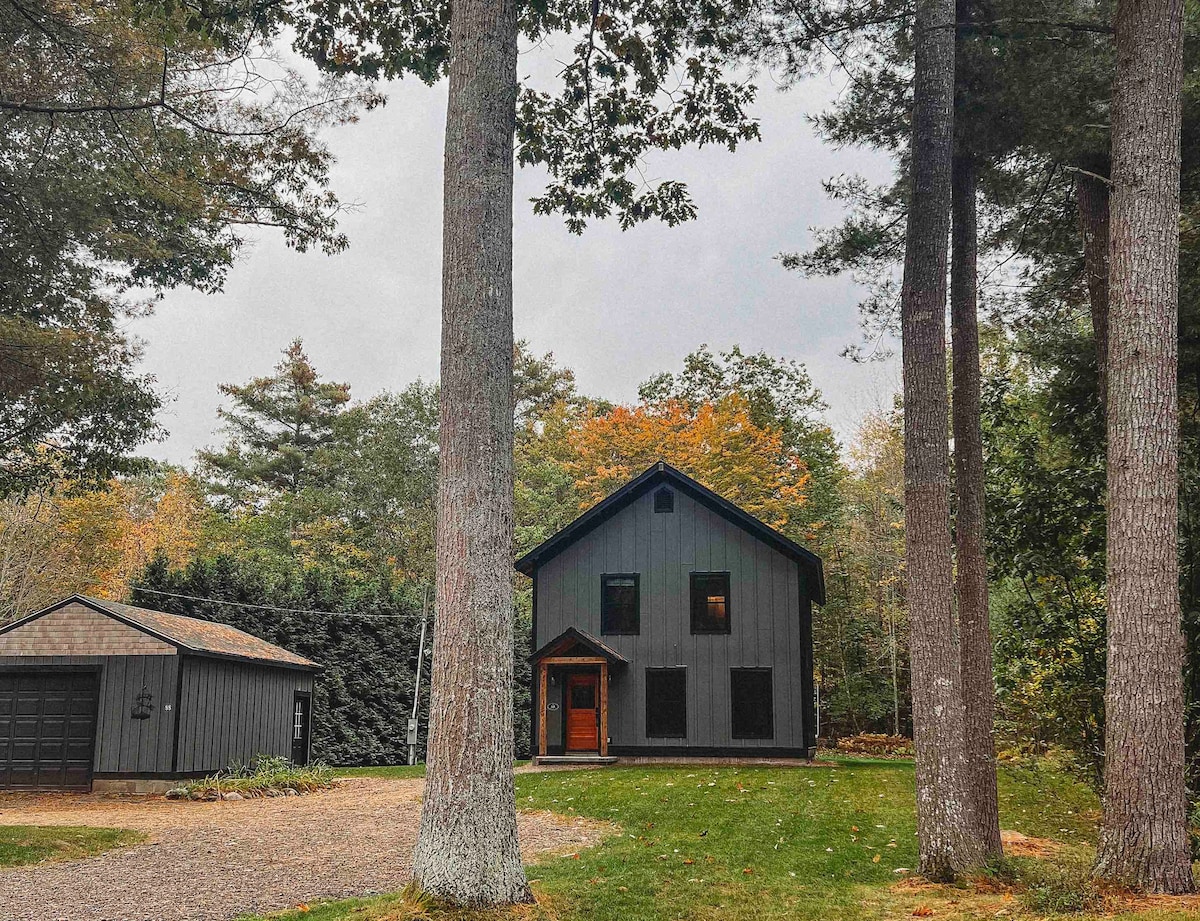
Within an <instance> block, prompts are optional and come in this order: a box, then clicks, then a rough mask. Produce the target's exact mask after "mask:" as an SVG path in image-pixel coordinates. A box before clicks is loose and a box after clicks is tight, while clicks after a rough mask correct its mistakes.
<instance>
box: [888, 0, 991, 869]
mask: <svg viewBox="0 0 1200 921" xmlns="http://www.w3.org/2000/svg"><path fill="white" fill-rule="evenodd" d="M954 21H955V20H954V0H917V5H916V25H915V30H914V41H915V51H916V65H915V72H914V84H913V137H912V174H913V189H912V200H911V203H910V205H909V209H908V228H907V238H906V243H905V252H904V282H903V285H902V288H901V293H900V315H901V329H902V342H903V353H904V355H903V358H904V360H903V365H904V508H905V512H904V521H905V556H906V566H907V571H908V609H909V611H910V624H911V639H910V655H911V659H912V700H913V735H914V745H915V751H916V780H917V834H918V844H919V847H920V854H921V872H922V873H923V874H925V875H926V876H928V877H930V878H933V879H948V878H952V877H953V876H954V875H955V874H956V872H957V871H958V870H960V869H963V868H965V867H967V866H970V865H972V864H974V863H976V862H977V861H978V859H979V856H980V854H981V850H980V847H979V842H978V841H976V840H974V839H973V838H972V836H971V829H972V827H973V823H972V821H971V819H970V815H969V812H970V802H969V799H968V796H967V789H966V758H965V752H964V733H965V727H964V716H963V699H962V681H961V674H960V668H961V665H960V662H959V643H958V631H957V627H956V624H955V619H954V604H953V594H954V575H953V567H952V560H951V542H950V488H949V487H950V465H949V457H948V450H947V435H948V432H947V430H946V421H947V414H948V411H949V407H948V406H947V393H946V245H947V242H948V238H949V234H950V172H951V170H950V166H951V155H952V133H953V122H954V113H953V101H954Z"/></svg>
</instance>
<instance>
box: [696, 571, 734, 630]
mask: <svg viewBox="0 0 1200 921" xmlns="http://www.w3.org/2000/svg"><path fill="white" fill-rule="evenodd" d="M691 582H692V633H728V632H729V573H727V572H694V573H692V579H691Z"/></svg>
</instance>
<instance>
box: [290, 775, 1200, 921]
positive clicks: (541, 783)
mask: <svg viewBox="0 0 1200 921" xmlns="http://www.w3.org/2000/svg"><path fill="white" fill-rule="evenodd" d="M517 797H518V805H519V806H520V807H521V808H524V809H531V810H540V809H549V810H552V811H554V812H558V813H563V814H567V815H575V814H578V815H583V816H589V817H592V818H596V819H604V820H608V821H611V822H614V823H617V824H618V825H619V826H620V827H621V833H620V834H616V835H614V836H612V837H610V838H608V839H606V840H605V841H604V842H603V843H602V844H600V845H599V846H597V847H595V848H593V849H591V850H585V851H583V852H581V853H580V854H579V855H578V856H577V857H561V858H560V857H551V858H547V859H545V860H544V861H543V862H541V863H538V864H535V865H533V866H531V867H530V868H529V877H530V879H531V880H532V881H533V882H534V887H535V890H536V891H537V893H538V897H539V900H540V901H541V902H542V908H540V909H538V910H534V911H530V910H528V909H526V910H521V911H519V912H517V913H516V915H515V916H516V917H520V918H523V919H525V918H547V919H551V918H553V919H560V921H576V919H578V921H583V919H588V921H634V919H636V921H674V919H688V921H703V919H714V921H715V919H721V921H750V919H754V921H774V919H779V921H782V919H785V918H787V919H801V921H805V919H811V921H818V919H820V921H826V919H860V918H862V919H870V918H900V917H911V916H912V912H913V910H914V904H915V903H914V899H916V900H917V901H921V900H929V899H932V900H935V901H936V902H937V905H938V910H937V912H936V913H937V915H938V916H939V917H975V915H972V914H970V913H969V912H968V911H967V909H968V907H969V903H970V898H969V897H968V896H970V895H971V894H970V893H967V894H966V896H964V895H963V894H962V893H961V892H957V891H955V892H950V893H948V894H947V893H944V892H930V891H927V890H914V891H915V892H917V895H915V896H914V895H912V894H911V893H910V892H909V891H907V890H905V889H904V888H903V887H900V889H898V890H897V889H895V888H894V887H895V886H896V883H897V881H899V880H902V879H903V878H904V877H905V875H906V874H905V873H903V872H897V871H900V870H901V869H902V868H909V869H911V868H913V867H915V866H916V863H917V852H916V837H915V824H914V818H913V776H912V765H911V763H909V762H905V761H873V760H866V759H862V760H849V759H846V760H840V761H838V762H837V763H836V764H835V765H833V766H824V767H798V768H752V767H740V768H735V767H714V766H701V765H697V766H695V767H678V766H669V767H668V766H651V767H620V768H610V769H605V770H591V771H570V772H545V773H532V774H521V775H518V776H517ZM1001 810H1002V816H1003V818H1002V824H1003V826H1004V827H1005V828H1008V829H1013V830H1016V831H1019V832H1022V833H1024V834H1026V835H1030V836H1036V837H1045V838H1052V839H1054V840H1056V841H1059V842H1062V843H1063V844H1064V845H1066V847H1065V848H1064V849H1063V852H1062V857H1061V859H1062V860H1063V861H1064V862H1065V863H1067V864H1069V865H1071V866H1072V867H1084V868H1086V862H1087V859H1088V854H1089V853H1090V848H1091V847H1092V846H1093V845H1094V842H1095V835H1096V824H1097V820H1098V817H1099V811H1098V804H1097V801H1096V798H1095V796H1094V794H1093V793H1092V792H1091V791H1090V790H1089V789H1088V788H1087V787H1085V786H1084V785H1082V784H1080V783H1077V782H1075V781H1073V780H1071V779H1069V778H1067V777H1065V776H1063V775H1060V774H1057V773H1054V772H1052V771H1043V770H1039V769H1036V768H1012V767H1005V768H1003V769H1002V771H1001ZM1022 863H1025V864H1029V863H1034V862H1033V861H1025V862H1020V861H1018V862H1015V866H1016V867H1017V869H1018V871H1020V866H1021V864H1022ZM1026 869H1027V868H1026ZM1006 872H1008V873H1012V872H1014V866H1012V865H1010V866H1008V867H1006ZM1020 872H1023V871H1020ZM1072 872H1074V870H1072ZM1055 893H1057V890H1055ZM1055 897H1057V895H1056V896H1055ZM1008 898H1009V899H1010V900H1012V904H1011V905H1009V906H1007V908H1008V912H1009V913H1013V912H1015V911H1018V910H1019V909H1020V905H1021V902H1020V900H1013V899H1012V897H1011V896H1008ZM945 906H953V909H952V910H950V911H947V910H945V908H944V907H945ZM964 912H966V913H964ZM994 914H995V910H994V909H989V911H988V912H987V914H986V916H988V917H991V916H993V915H994ZM1045 914H1046V912H1044V911H1043V912H1041V913H1040V914H1030V915H1029V917H1044V916H1045ZM276 917H278V918H279V919H281V921H283V919H286V921H300V919H306V921H343V919H345V921H372V919H381V921H382V919H388V921H401V919H407V918H415V917H436V918H443V919H458V918H462V919H471V921H481V919H484V918H487V919H491V918H493V917H495V918H500V917H514V914H513V913H505V912H500V913H495V912H493V913H484V914H479V913H474V914H472V913H465V914H464V913H458V912H449V913H447V912H440V911H433V912H432V913H427V912H426V911H425V910H424V909H421V908H414V907H413V906H412V905H411V904H410V903H409V902H408V901H407V900H405V899H404V898H403V897H402V896H392V897H385V898H382V899H374V900H370V899H368V900H358V901H350V902H341V903H334V904H328V905H319V906H312V907H311V909H310V910H309V911H307V912H294V913H285V914H283V915H279V916H276ZM1076 917H1078V916H1076ZM1140 917H1142V918H1145V919H1146V921H1149V919H1150V918H1151V917H1153V918H1154V919H1155V921H1159V919H1162V921H1165V919H1167V918H1172V919H1173V918H1174V917H1178V918H1181V919H1182V918H1184V917H1191V916H1188V915H1185V914H1178V913H1177V914H1176V915H1169V914H1163V913H1158V914H1155V915H1153V916H1150V915H1143V916H1140Z"/></svg>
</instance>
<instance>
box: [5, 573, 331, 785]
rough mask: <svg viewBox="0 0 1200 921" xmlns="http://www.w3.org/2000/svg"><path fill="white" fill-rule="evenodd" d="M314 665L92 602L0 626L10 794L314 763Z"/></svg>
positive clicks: (73, 602)
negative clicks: (271, 761) (272, 761)
mask: <svg viewBox="0 0 1200 921" xmlns="http://www.w3.org/2000/svg"><path fill="white" fill-rule="evenodd" d="M317 671H319V666H317V665H316V664H315V663H313V662H311V661H309V660H308V659H306V658H304V657H303V656H299V655H296V654H295V653H292V652H289V651H288V650H286V649H283V648H281V647H279V646H275V645H273V644H271V643H267V642H265V641H264V640H260V639H258V638H257V637H254V636H251V635H250V634H248V633H243V632H242V631H241V630H235V629H234V628H233V627H229V626H226V625H225V624H219V623H213V622H210V621H205V620H196V619H194V618H191V617H181V616H179V615H177V614H165V613H163V612H162V611H152V610H148V609H146V608H135V607H132V606H130V605H126V604H117V603H116V602H112V601H104V600H100V599H97V598H89V597H87V596H84V595H74V596H72V597H71V598H68V599H66V600H65V601H61V602H59V603H58V604H55V605H51V606H50V607H48V608H46V609H45V610H43V611H39V612H37V613H36V614H31V615H30V616H28V617H25V618H23V619H21V620H18V621H15V622H13V623H11V624H8V625H7V626H5V627H3V628H0V789H7V790H91V789H108V790H121V791H134V790H137V791H144V790H151V789H155V788H159V787H162V786H165V785H166V783H165V782H166V781H170V780H175V779H179V778H185V777H197V776H203V775H205V774H211V773H214V772H215V771H218V770H221V769H222V768H224V767H226V766H227V765H228V764H229V763H230V762H231V761H249V760H250V759H251V758H253V757H254V756H255V755H259V754H264V755H283V756H286V757H288V758H290V759H291V760H292V761H294V762H296V763H300V764H302V763H305V762H307V761H308V759H309V745H310V731H311V721H312V687H313V676H314V674H315V673H316V672H317Z"/></svg>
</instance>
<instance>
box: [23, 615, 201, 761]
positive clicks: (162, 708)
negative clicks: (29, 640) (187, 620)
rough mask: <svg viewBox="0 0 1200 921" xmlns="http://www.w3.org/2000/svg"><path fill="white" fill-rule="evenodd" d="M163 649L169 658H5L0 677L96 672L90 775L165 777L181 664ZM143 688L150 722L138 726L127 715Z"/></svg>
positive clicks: (172, 648) (172, 652)
mask: <svg viewBox="0 0 1200 921" xmlns="http://www.w3.org/2000/svg"><path fill="white" fill-rule="evenodd" d="M47 616H49V615H47ZM110 622H111V621H110ZM34 623H36V621H35V622H34ZM30 626H33V624H30ZM117 626H123V625H121V624H118V625H117ZM168 648H169V649H171V654H170V655H165V654H159V655H130V656H121V655H103V656H87V655H76V656H47V655H22V656H13V655H7V654H5V655H0V671H4V670H6V669H28V668H35V669H43V670H44V669H64V670H65V669H70V668H87V669H93V670H98V671H99V673H100V691H99V696H98V698H97V711H96V745H95V749H94V753H93V760H92V765H93V768H92V769H93V771H94V772H95V773H96V774H159V773H168V772H170V771H171V769H172V768H171V761H172V751H173V745H174V740H175V720H176V719H177V718H178V716H179V714H178V711H177V709H176V707H175V691H176V688H177V685H178V676H179V663H180V661H181V658H180V657H179V656H177V655H175V654H174V652H175V649H174V647H168ZM143 688H145V689H146V691H147V692H148V693H149V694H150V695H151V700H152V703H153V709H152V710H151V711H150V718H149V719H144V720H138V719H134V718H133V716H132V712H131V711H132V710H133V705H134V703H135V701H136V698H137V695H138V694H139V693H141V691H142V689H143ZM168 706H169V708H170V709H168Z"/></svg>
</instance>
